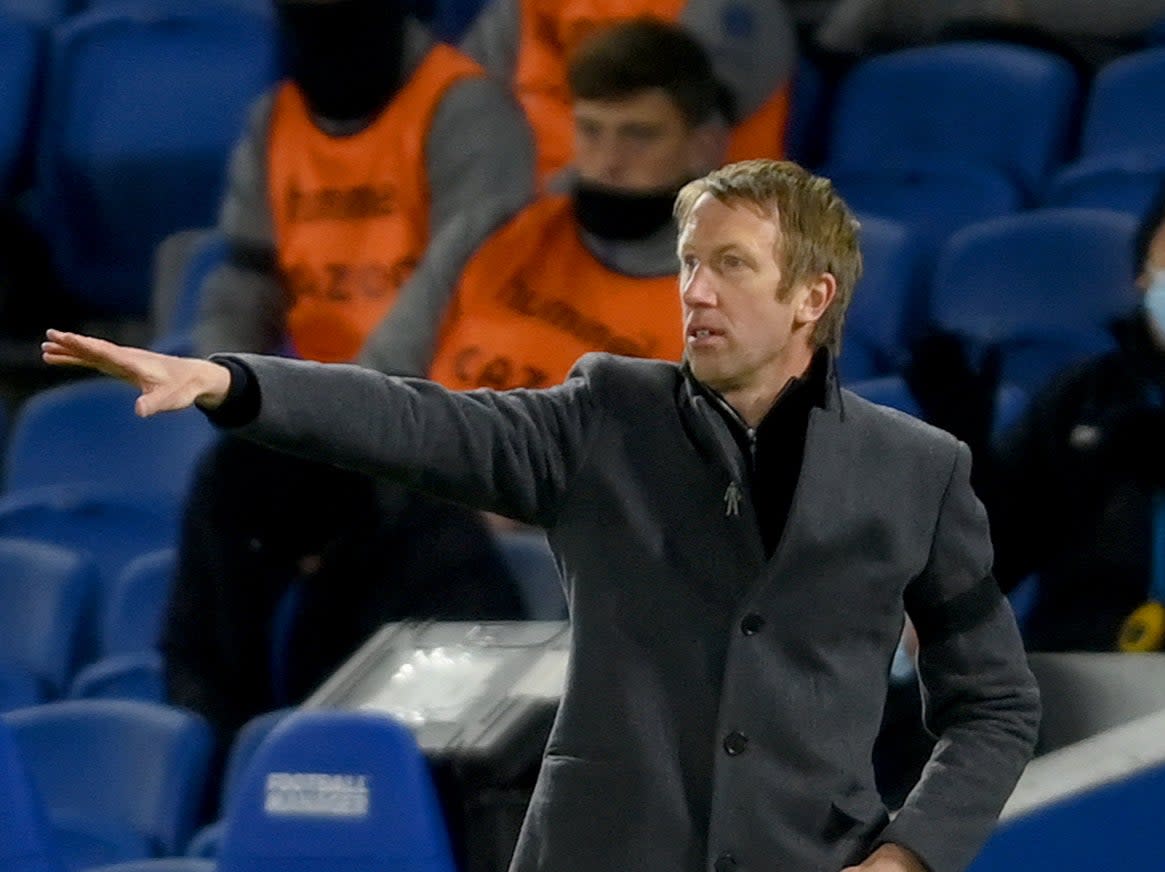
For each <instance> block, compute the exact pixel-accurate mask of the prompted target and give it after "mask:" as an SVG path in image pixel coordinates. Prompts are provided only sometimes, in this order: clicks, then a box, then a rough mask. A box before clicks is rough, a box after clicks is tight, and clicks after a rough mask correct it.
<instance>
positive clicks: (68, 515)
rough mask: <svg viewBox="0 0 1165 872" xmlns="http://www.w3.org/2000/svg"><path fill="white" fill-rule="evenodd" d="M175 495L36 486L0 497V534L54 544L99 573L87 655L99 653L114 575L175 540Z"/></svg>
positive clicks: (177, 518)
mask: <svg viewBox="0 0 1165 872" xmlns="http://www.w3.org/2000/svg"><path fill="white" fill-rule="evenodd" d="M179 512H180V504H179V501H178V499H177V497H173V496H169V495H165V494H157V493H149V492H142V493H140V494H127V493H124V492H123V491H121V490H119V489H117V488H102V487H97V486H94V487H81V486H78V487H70V486H68V485H62V486H60V487H46V488H37V489H35V490H29V491H23V492H21V493H19V494H13V495H10V496H7V497H4V498H2V499H0V536H3V537H10V538H11V537H16V538H23V539H31V540H35V541H38V542H47V543H50V544H55V545H59V546H62V547H65V548H68V549H70V550H73V551H75V552H77V553H80V554H82V555H84V556H85V557H87V558H89V559H91V560H92V561H93V563H94V564H95V565H96V567H97V570H98V578H99V581H100V589H99V594H100V598H99V600H98V602H97V603H96V607H97V608H98V609H99V610H100V611H99V612H97V613H96V614H95V615H94V616H93V618H92V620H93V628H92V632H91V633H90V636H91V645H90V649H91V651H90V653H91V655H93V656H96V655H97V654H98V650H97V646H98V643H99V637H100V623H101V621H102V619H103V618H102V615H104V612H105V604H106V601H107V599H108V596H109V593H110V591H111V590H112V588H113V585H114V583H115V582H116V580H117V578H118V576H119V575H120V574H121V572H122V570H123V569H124V568H125V566H126V565H127V564H129V563H130V562H131V561H132V560H134V559H135V558H137V557H139V556H141V555H142V554H146V553H148V552H151V551H157V550H159V549H161V548H169V547H173V546H174V545H175V544H176V542H177V540H178V527H179V517H178V516H179Z"/></svg>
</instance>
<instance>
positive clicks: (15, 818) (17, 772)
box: [0, 718, 64, 872]
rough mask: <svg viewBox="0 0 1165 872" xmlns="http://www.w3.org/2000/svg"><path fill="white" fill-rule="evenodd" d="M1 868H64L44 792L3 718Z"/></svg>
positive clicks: (25, 871) (44, 871)
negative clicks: (54, 843) (38, 789)
mask: <svg viewBox="0 0 1165 872" xmlns="http://www.w3.org/2000/svg"><path fill="white" fill-rule="evenodd" d="M0 809H3V814H0V869H4V872H64V866H63V864H62V863H61V862H60V858H59V857H58V856H57V855H56V854H55V852H54V851H53V847H52V830H51V829H50V827H49V823H48V818H47V816H46V815H45V810H44V806H43V803H42V801H41V798H40V795H39V794H38V793H37V792H36V788H35V787H34V786H33V783H32V778H31V776H30V775H29V773H28V769H27V768H26V766H25V765H24V761H23V759H22V758H21V754H20V749H19V747H18V746H17V744H16V740H15V739H14V738H13V736H12V732H11V730H10V729H9V728H8V726H7V724H5V722H4V720H3V718H0Z"/></svg>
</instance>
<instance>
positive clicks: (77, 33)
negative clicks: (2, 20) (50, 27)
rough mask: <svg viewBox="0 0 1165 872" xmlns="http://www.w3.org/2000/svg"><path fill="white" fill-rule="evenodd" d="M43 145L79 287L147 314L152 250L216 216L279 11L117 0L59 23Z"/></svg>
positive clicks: (127, 310) (62, 245)
mask: <svg viewBox="0 0 1165 872" xmlns="http://www.w3.org/2000/svg"><path fill="white" fill-rule="evenodd" d="M50 57H51V63H50V69H49V82H48V89H47V97H46V108H45V122H44V129H45V135H44V137H42V142H41V144H40V147H39V149H38V157H39V166H38V171H39V177H40V182H41V185H42V190H41V194H42V207H43V211H44V215H45V227H46V228H47V229H48V230H49V237H50V244H51V245H52V248H53V252H54V257H55V260H56V263H57V267H58V269H59V271H60V272H61V274H62V277H63V279H64V281H65V283H66V285H67V286H68V287H69V289H70V290H71V291H72V292H73V294H74V295H76V296H77V297H79V298H80V299H82V300H84V301H85V302H87V303H89V304H91V305H92V306H93V307H95V308H96V309H97V310H98V311H100V312H102V313H108V314H111V315H144V314H145V313H146V312H147V310H148V306H149V279H150V277H149V269H150V260H151V255H152V252H153V248H154V246H155V245H157V244H158V243H159V242H160V241H161V240H162V239H164V238H165V237H166V236H167V235H168V234H170V233H172V232H173V231H175V230H178V229H180V228H183V227H194V226H206V225H208V224H211V223H213V221H214V219H215V217H216V214H217V210H218V205H219V200H220V198H221V196H222V193H223V189H224V180H225V173H226V166H227V161H228V158H229V154H230V149H231V146H232V144H233V143H234V141H235V140H236V139H237V138H238V136H239V134H240V132H241V131H242V129H243V127H244V124H245V121H246V116H247V111H248V107H249V105H250V104H251V103H252V102H253V101H254V99H255V98H256V97H257V96H258V95H259V94H260V93H261V92H262V91H263V90H265V89H266V88H267V87H269V86H270V84H271V83H272V82H273V81H274V79H275V77H276V71H277V65H276V40H275V36H274V28H273V25H272V22H271V18H270V16H264V15H260V14H256V13H252V12H248V11H246V10H243V9H241V8H239V9H235V10H227V9H225V8H223V7H220V6H216V5H213V4H203V5H202V6H201V7H199V6H198V5H196V4H160V5H158V6H154V7H151V6H149V5H146V4H134V5H124V6H115V5H111V6H109V7H106V8H103V9H101V10H97V11H94V12H89V13H85V14H82V15H79V16H76V17H75V18H74V19H72V20H71V21H70V22H69V23H68V24H66V25H65V26H63V27H61V28H59V29H58V30H57V31H55V33H54V40H53V45H52V50H51V53H50Z"/></svg>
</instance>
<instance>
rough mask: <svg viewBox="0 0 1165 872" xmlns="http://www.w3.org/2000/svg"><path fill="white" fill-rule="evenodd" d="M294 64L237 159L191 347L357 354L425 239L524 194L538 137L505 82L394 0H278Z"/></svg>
mask: <svg viewBox="0 0 1165 872" xmlns="http://www.w3.org/2000/svg"><path fill="white" fill-rule="evenodd" d="M275 5H276V12H277V18H278V21H279V24H280V28H281V32H282V35H283V38H284V44H285V45H286V47H287V52H286V53H287V57H288V66H289V68H290V77H289V78H288V79H287V80H286V81H284V82H282V83H280V84H279V85H278V86H276V88H275V89H274V91H273V92H272V93H270V94H267V95H265V96H264V97H263V98H261V99H260V101H259V102H258V103H257V104H256V106H255V107H254V109H253V111H252V117H251V120H250V125H249V128H248V130H247V131H246V133H245V135H244V136H243V138H242V139H241V141H240V142H239V144H238V145H237V147H236V149H235V153H234V155H233V158H232V162H231V168H230V174H229V187H228V191H227V195H226V199H225V201H224V203H223V207H222V213H221V218H220V224H219V229H220V230H221V232H222V233H223V234H224V235H225V237H226V238H227V241H228V243H229V256H228V258H227V260H226V262H225V263H224V264H223V265H222V266H221V267H220V268H218V269H217V270H215V271H214V272H213V273H212V274H211V275H210V276H209V278H208V280H207V282H206V284H205V286H204V288H203V291H202V306H201V313H200V317H199V321H198V324H197V327H196V330H195V345H196V350H197V351H198V353H200V354H210V353H214V352H218V351H259V352H276V351H285V352H289V353H291V354H293V355H295V356H298V357H304V358H308V359H312V360H320V361H326V362H343V361H350V360H353V359H354V358H355V357H356V355H357V354H358V353H359V352H360V349H361V347H362V346H363V343H364V341H365V340H366V339H367V337H368V336H369V334H370V333H371V332H372V331H373V330H374V329H375V327H376V325H377V324H378V323H379V322H380V320H381V319H382V318H383V317H384V316H385V315H386V314H387V312H388V311H389V310H390V309H391V307H392V304H393V302H394V301H395V299H396V295H397V292H398V290H399V288H400V286H401V284H402V283H403V282H404V281H405V280H406V279H407V278H408V277H409V275H411V273H412V272H413V270H414V269H415V268H416V266H417V264H418V263H419V262H420V260H421V258H422V256H423V255H424V253H425V250H426V248H427V246H428V244H429V241H430V239H431V238H432V237H433V236H434V235H435V234H436V233H439V232H440V231H441V230H442V229H443V228H445V227H446V226H448V225H450V224H456V225H457V227H458V233H459V234H460V235H461V236H462V237H463V238H464V239H465V240H466V243H467V244H469V245H472V244H474V243H475V242H476V241H478V240H480V238H481V237H482V236H483V235H484V234H485V232H487V231H488V230H489V229H491V228H492V226H493V225H494V223H495V222H496V220H497V216H499V215H508V214H511V213H512V212H513V210H514V209H515V208H516V207H517V206H518V205H520V204H522V203H524V202H525V201H526V200H527V199H528V198H529V196H530V194H531V192H532V189H533V184H534V175H533V173H534V169H533V160H534V152H533V142H532V139H531V136H530V131H529V129H528V126H527V125H526V124H525V122H524V120H523V118H522V114H521V112H520V110H519V108H518V107H517V106H516V105H515V103H514V100H513V98H512V97H511V96H510V95H509V94H508V93H507V92H506V91H505V89H504V87H502V86H501V85H499V84H498V83H497V82H495V81H493V80H492V79H491V78H490V77H489V76H487V75H486V74H485V71H484V70H483V69H482V68H481V66H480V65H479V64H477V63H476V62H475V61H472V60H470V59H469V58H468V57H467V56H466V55H464V54H462V53H461V52H460V51H458V50H456V49H454V48H452V47H450V46H447V45H443V44H441V43H438V42H436V41H434V39H433V38H432V37H431V36H430V35H429V34H428V32H427V31H426V30H425V29H424V28H423V27H422V26H421V25H420V24H419V23H417V22H416V21H414V20H413V19H412V18H409V17H407V16H406V15H405V14H404V12H403V11H401V4H400V3H399V2H397V0H324V2H312V0H277V2H276V4H275Z"/></svg>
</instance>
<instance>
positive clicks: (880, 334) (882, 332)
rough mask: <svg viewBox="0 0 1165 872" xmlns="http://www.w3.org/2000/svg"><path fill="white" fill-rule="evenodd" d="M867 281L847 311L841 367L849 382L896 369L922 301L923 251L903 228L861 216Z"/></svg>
mask: <svg viewBox="0 0 1165 872" xmlns="http://www.w3.org/2000/svg"><path fill="white" fill-rule="evenodd" d="M861 223H862V229H861V237H860V239H861V248H862V277H861V278H860V279H859V280H858V284H857V287H856V288H855V289H854V297H853V300H852V301H851V303H850V307H849V311H848V312H847V313H846V322H845V334H844V337H843V341H842V352H841V357H840V358H839V359H838V369H839V371H840V373H841V375H842V378H843V379H845V380H847V381H848V380H852V379H865V378H873V377H875V376H879V375H886V374H888V373H890V372H893V371H895V370H896V369H897V368H898V367H899V365H900V363H901V361H900V358H901V356H902V349H903V346H904V343H905V341H906V336H907V333H908V332H909V320H908V313H909V312H910V310H911V308H912V307H913V306H914V304H915V303H916V299H915V297H916V295H917V288H918V281H919V265H920V259H919V258H920V254H921V251H920V248H919V244H918V241H917V239H916V238H915V237H914V235H913V234H912V232H911V231H910V230H909V229H908V228H907V227H905V226H903V225H902V224H899V223H897V222H893V221H886V220H882V219H879V218H872V217H862V218H861Z"/></svg>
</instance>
